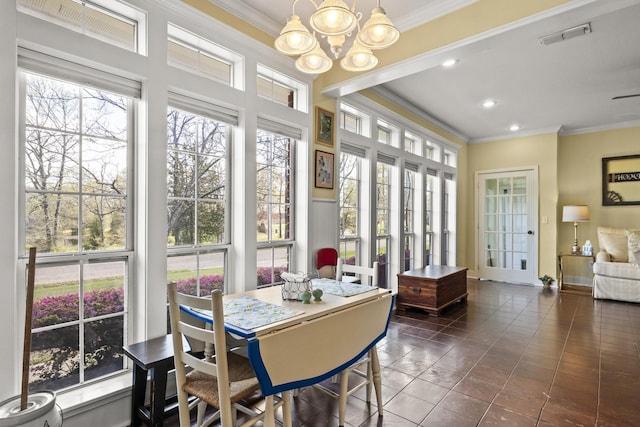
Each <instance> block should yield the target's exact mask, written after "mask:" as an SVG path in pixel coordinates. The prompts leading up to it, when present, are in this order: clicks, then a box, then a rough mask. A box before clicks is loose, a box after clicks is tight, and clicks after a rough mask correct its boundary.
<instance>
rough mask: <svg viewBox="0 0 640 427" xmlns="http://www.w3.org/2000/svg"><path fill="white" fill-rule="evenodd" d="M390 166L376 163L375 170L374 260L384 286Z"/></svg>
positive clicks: (387, 252) (387, 254)
mask: <svg viewBox="0 0 640 427" xmlns="http://www.w3.org/2000/svg"><path fill="white" fill-rule="evenodd" d="M390 195H391V166H390V165H387V164H385V163H378V164H377V170H376V261H378V264H380V269H381V271H383V272H384V274H381V275H380V277H379V280H380V283H379V285H380V286H382V287H386V286H387V283H388V272H387V268H386V266H387V264H388V262H389V260H388V256H389V245H390V243H391V229H390V219H391V217H390V210H391V200H390Z"/></svg>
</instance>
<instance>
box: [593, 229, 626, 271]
mask: <svg viewBox="0 0 640 427" xmlns="http://www.w3.org/2000/svg"><path fill="white" fill-rule="evenodd" d="M598 244H599V245H600V250H605V251H607V253H608V254H609V255H611V261H613V262H627V261H628V260H629V250H628V245H627V235H626V230H625V229H624V228H612V227H601V226H598Z"/></svg>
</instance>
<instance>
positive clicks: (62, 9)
mask: <svg viewBox="0 0 640 427" xmlns="http://www.w3.org/2000/svg"><path fill="white" fill-rule="evenodd" d="M18 6H19V10H20V11H21V12H24V13H27V14H29V15H33V16H35V17H37V18H40V19H44V20H46V21H49V22H51V23H54V24H57V25H60V26H63V27H65V28H68V29H70V30H73V31H77V32H79V33H82V34H84V35H87V36H89V37H93V38H95V39H98V40H101V41H103V42H106V43H110V44H113V45H115V46H118V47H121V48H123V49H127V50H130V51H132V52H138V53H144V52H139V50H138V46H139V43H138V31H139V27H140V25H139V24H140V21H142V23H144V19H145V17H144V14H142V13H141V12H139V11H138V10H136V9H134V8H132V7H130V6H128V5H126V4H124V3H120V2H119V1H117V0H110V1H100V0H95V1H88V0H83V1H78V0H18Z"/></svg>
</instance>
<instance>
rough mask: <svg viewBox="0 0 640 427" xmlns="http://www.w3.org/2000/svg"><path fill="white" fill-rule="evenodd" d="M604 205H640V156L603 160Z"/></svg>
mask: <svg viewBox="0 0 640 427" xmlns="http://www.w3.org/2000/svg"><path fill="white" fill-rule="evenodd" d="M602 205H603V206H614V205H640V154H637V155H633V156H619V157H605V158H603V159H602Z"/></svg>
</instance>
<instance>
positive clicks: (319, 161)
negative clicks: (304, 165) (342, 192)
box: [315, 150, 333, 190]
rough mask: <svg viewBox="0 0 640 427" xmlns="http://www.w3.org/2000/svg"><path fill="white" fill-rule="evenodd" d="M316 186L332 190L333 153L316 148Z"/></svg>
mask: <svg viewBox="0 0 640 427" xmlns="http://www.w3.org/2000/svg"><path fill="white" fill-rule="evenodd" d="M315 173H316V179H315V182H316V188H328V189H330V190H333V153H327V152H325V151H320V150H316V172H315Z"/></svg>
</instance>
